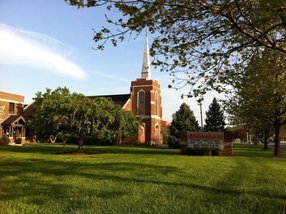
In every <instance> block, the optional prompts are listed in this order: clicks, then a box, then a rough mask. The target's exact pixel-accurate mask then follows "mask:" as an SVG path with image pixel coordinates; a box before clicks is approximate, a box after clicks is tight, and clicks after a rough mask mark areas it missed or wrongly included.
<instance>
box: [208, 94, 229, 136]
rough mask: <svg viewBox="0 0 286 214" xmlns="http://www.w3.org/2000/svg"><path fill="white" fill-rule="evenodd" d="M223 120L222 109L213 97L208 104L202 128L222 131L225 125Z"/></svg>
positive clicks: (209, 130) (210, 130)
mask: <svg viewBox="0 0 286 214" xmlns="http://www.w3.org/2000/svg"><path fill="white" fill-rule="evenodd" d="M224 120H225V117H224V113H223V109H222V108H221V106H220V104H219V103H218V102H217V100H216V98H214V99H213V101H212V103H211V104H210V106H209V110H208V111H207V112H206V119H205V127H204V130H205V131H207V132H223V131H224V126H225V122H224Z"/></svg>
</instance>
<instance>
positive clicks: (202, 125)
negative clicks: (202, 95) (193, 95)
mask: <svg viewBox="0 0 286 214" xmlns="http://www.w3.org/2000/svg"><path fill="white" fill-rule="evenodd" d="M198 103H199V106H200V114H201V131H203V129H204V124H203V110H202V105H203V104H202V99H199V100H198Z"/></svg>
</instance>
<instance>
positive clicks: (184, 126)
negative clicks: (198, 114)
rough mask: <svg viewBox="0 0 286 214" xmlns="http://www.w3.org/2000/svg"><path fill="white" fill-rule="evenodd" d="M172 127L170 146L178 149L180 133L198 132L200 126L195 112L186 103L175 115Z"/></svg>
mask: <svg viewBox="0 0 286 214" xmlns="http://www.w3.org/2000/svg"><path fill="white" fill-rule="evenodd" d="M172 117H173V119H172V122H171V127H170V138H169V145H170V146H172V147H174V148H178V147H179V146H180V145H179V140H180V132H182V131H198V130H199V124H198V121H197V120H196V118H195V116H194V113H193V111H192V110H191V109H190V107H189V106H188V105H187V104H186V103H182V104H181V106H180V109H179V110H178V111H176V113H175V114H173V116H172Z"/></svg>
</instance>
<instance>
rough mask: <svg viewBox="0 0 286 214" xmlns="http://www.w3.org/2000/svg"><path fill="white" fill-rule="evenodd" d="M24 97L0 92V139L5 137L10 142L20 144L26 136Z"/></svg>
mask: <svg viewBox="0 0 286 214" xmlns="http://www.w3.org/2000/svg"><path fill="white" fill-rule="evenodd" d="M23 109H24V96H22V95H19V94H13V93H8V92H4V91H0V124H1V126H0V137H2V136H4V135H5V136H7V137H9V138H10V141H14V142H15V141H19V142H20V143H21V142H22V140H23V139H25V135H26V130H25V128H26V126H25V124H26V123H25V119H24V118H23V116H21V115H22V113H23Z"/></svg>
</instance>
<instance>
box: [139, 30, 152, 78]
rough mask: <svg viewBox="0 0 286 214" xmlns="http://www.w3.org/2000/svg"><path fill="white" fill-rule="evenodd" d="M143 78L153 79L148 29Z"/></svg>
mask: <svg viewBox="0 0 286 214" xmlns="http://www.w3.org/2000/svg"><path fill="white" fill-rule="evenodd" d="M141 78H144V79H151V69H150V58H149V45H148V28H147V29H146V41H145V49H144V57H143V64H142V71H141Z"/></svg>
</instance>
